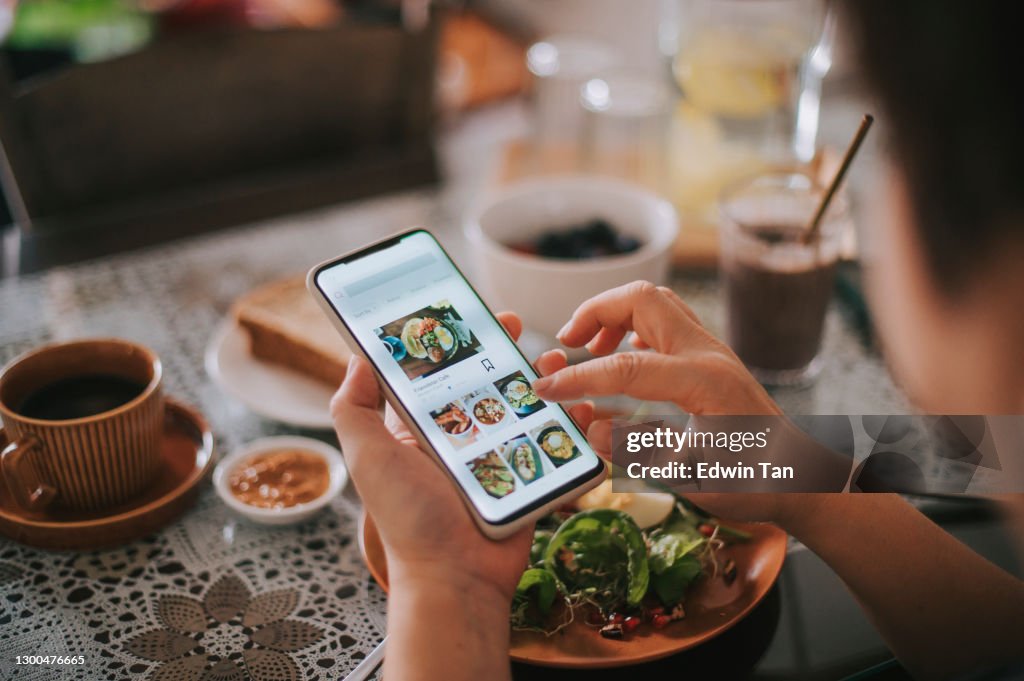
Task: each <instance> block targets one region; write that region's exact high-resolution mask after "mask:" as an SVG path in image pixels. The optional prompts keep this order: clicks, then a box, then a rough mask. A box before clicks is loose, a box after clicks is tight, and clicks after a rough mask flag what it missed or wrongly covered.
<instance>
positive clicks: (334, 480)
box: [213, 435, 348, 525]
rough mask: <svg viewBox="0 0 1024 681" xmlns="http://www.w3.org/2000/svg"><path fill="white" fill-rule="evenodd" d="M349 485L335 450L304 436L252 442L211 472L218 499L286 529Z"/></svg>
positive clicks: (232, 454)
mask: <svg viewBox="0 0 1024 681" xmlns="http://www.w3.org/2000/svg"><path fill="white" fill-rule="evenodd" d="M346 482H348V470H347V469H346V468H345V460H344V459H343V458H342V456H341V452H339V451H338V450H337V449H336V448H334V447H332V446H330V445H328V444H326V443H324V442H321V441H319V440H314V439H312V438H308V437H298V436H291V435H284V436H280V437H264V438H260V439H258V440H253V441H252V442H250V443H249V444H247V445H244V446H242V447H240V448H239V449H236V450H235V451H233V452H231V454H229V455H228V456H226V457H224V459H223V460H221V462H220V463H218V464H217V468H216V469H214V471H213V486H214V489H216V490H217V494H218V496H220V498H221V500H223V501H224V503H225V504H227V505H228V507H229V508H231V509H232V510H233V511H235V512H236V513H238V514H239V515H242V516H244V517H246V518H248V519H249V520H252V521H253V522H257V523H261V524H263V525H290V524H292V523H298V522H302V521H303V520H307V519H308V518H310V517H312V516H313V515H314V514H315V513H316V512H317V511H319V510H320V509H322V508H323V507H324V506H326V505H327V504H329V503H330V502H331V500H332V499H334V498H335V497H337V496H338V495H339V494H340V493H341V490H342V489H344V487H345V483H346Z"/></svg>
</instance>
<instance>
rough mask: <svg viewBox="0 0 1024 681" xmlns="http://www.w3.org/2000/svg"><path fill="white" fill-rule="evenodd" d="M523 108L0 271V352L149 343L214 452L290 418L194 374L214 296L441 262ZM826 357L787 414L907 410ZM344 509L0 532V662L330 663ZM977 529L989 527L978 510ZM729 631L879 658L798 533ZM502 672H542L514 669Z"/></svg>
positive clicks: (351, 568)
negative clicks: (440, 142) (358, 252)
mask: <svg viewBox="0 0 1024 681" xmlns="http://www.w3.org/2000/svg"><path fill="white" fill-rule="evenodd" d="M521 123H522V119H521V115H520V113H519V112H518V111H517V109H516V108H515V107H505V108H498V109H494V110H491V111H488V112H484V113H482V114H478V115H477V116H475V117H473V118H471V119H468V120H467V121H465V122H463V123H462V124H461V125H460V127H459V128H458V129H457V130H455V131H451V132H449V133H448V134H447V135H446V136H445V138H444V148H443V152H444V159H445V164H446V166H447V167H446V170H447V173H448V177H449V178H451V179H450V181H449V182H448V183H446V184H445V186H444V187H443V188H442V189H440V190H438V191H428V192H415V193H408V194H402V195H398V196H388V197H383V198H379V199H374V200H370V201H365V202H361V203H358V204H350V205H347V206H344V207H340V208H334V209H330V210H323V211H319V212H316V213H311V214H305V215H301V216H293V217H290V218H286V219H278V220H274V221H271V222H267V223H262V224H257V225H251V226H247V227H244V228H238V229H233V230H231V231H227V232H220V233H217V234H214V235H209V236H204V237H200V238H193V239H189V240H186V241H180V242H175V243H171V244H167V245H164V246H160V247H156V248H152V249H149V250H145V251H142V252H135V253H130V254H125V255H120V256H116V257H111V258H106V259H103V260H101V261H95V262H88V263H83V264H80V265H76V266H72V267H62V268H59V269H54V270H50V271H47V272H44V273H40V274H36V275H31V276H25V277H22V278H19V279H12V280H6V281H3V282H0V361H3V362H6V361H7V360H9V359H10V358H12V357H14V356H15V355H17V354H18V353H21V352H23V351H25V350H28V349H30V348H33V347H35V346H38V345H40V344H42V343H46V342H49V341H53V340H60V339H68V338H74V337H79V336H90V335H104V336H121V337H125V338H129V339H132V340H135V341H139V342H142V343H145V344H147V345H149V346H150V347H152V348H153V349H155V350H156V351H157V352H158V353H159V355H160V356H161V358H162V359H163V362H164V368H165V377H166V390H167V393H168V394H169V395H171V396H173V397H175V398H177V399H180V400H184V401H186V402H189V403H191V404H193V405H196V406H198V407H199V408H200V409H201V410H202V411H203V412H204V414H205V415H206V417H207V418H208V420H209V422H210V423H211V424H212V427H213V430H214V434H215V438H216V449H217V452H218V453H219V454H223V453H226V452H228V451H230V450H232V449H233V448H235V447H237V446H239V445H241V444H243V443H245V442H247V441H249V440H251V439H253V438H256V437H259V436H263V435H272V434H284V433H296V432H301V431H298V430H296V429H294V428H290V427H287V426H284V425H281V424H278V423H273V422H269V421H266V420H263V419H261V418H260V417H258V416H256V415H254V414H252V413H251V412H249V411H247V410H246V409H245V408H244V407H243V406H242V405H240V404H239V403H237V402H235V401H233V400H232V399H230V398H229V397H227V396H226V395H224V394H223V393H222V392H220V390H218V388H217V387H216V386H215V385H214V384H213V383H212V382H211V380H210V378H209V376H207V375H206V373H205V371H204V369H203V353H204V349H205V347H206V345H207V343H208V342H209V340H210V338H211V336H212V334H213V333H214V330H215V328H216V327H217V325H218V323H219V322H220V321H221V320H222V319H223V317H224V315H225V313H226V311H227V309H228V306H229V305H230V303H231V302H232V301H233V300H234V299H235V298H236V297H238V296H239V295H241V294H242V293H244V292H246V291H248V290H249V289H251V288H252V287H253V286H255V285H257V284H259V283H262V282H264V281H268V280H271V279H274V278H277V277H279V276H282V275H287V274H291V273H295V272H303V271H305V270H306V269H307V268H308V267H309V266H310V265H312V264H313V263H315V262H317V261H319V260H321V259H322V258H323V257H324V256H326V255H328V254H331V253H336V252H341V251H343V250H347V249H349V248H352V247H355V246H357V245H359V244H361V243H365V242H367V241H369V240H371V239H373V238H375V237H377V236H379V235H383V234H386V233H389V232H393V231H395V230H397V229H399V228H402V227H406V226H409V225H414V224H415V225H426V226H429V227H431V228H433V229H434V230H435V231H436V232H437V233H438V234H439V236H440V238H441V239H442V241H444V242H445V244H446V245H447V246H448V247H449V248H450V250H452V251H453V253H454V255H455V257H456V258H457V259H460V258H465V257H466V256H468V255H469V254H468V253H466V247H465V245H464V243H463V242H462V240H461V238H460V232H459V229H458V227H457V225H458V224H459V216H460V215H461V213H462V211H463V210H464V208H465V206H466V204H467V202H468V200H469V199H470V198H472V197H473V196H475V195H477V193H478V192H479V191H481V185H480V182H482V181H484V180H482V179H481V178H485V177H486V175H487V169H488V165H487V164H489V163H493V159H494V158H495V154H494V150H495V146H496V144H497V143H498V142H500V141H501V139H502V135H512V134H517V132H518V128H517V126H520V127H521ZM139 228H140V229H143V228H144V226H140V227H139ZM674 286H675V288H676V290H678V291H679V292H680V294H681V295H682V296H683V297H684V298H685V299H686V300H687V301H688V302H689V303H690V304H691V305H692V306H693V308H694V309H695V310H696V311H697V313H698V314H699V315H701V316H702V317H703V318H704V319H705V320H706V322H707V323H708V325H709V326H710V327H711V328H712V329H720V328H721V319H720V314H719V312H720V306H719V290H718V286H717V283H716V282H715V280H714V279H713V278H707V277H679V278H677V279H676V280H675V282H674ZM825 358H826V359H825V367H824V369H823V372H822V374H821V377H820V378H819V380H818V381H817V382H816V383H815V385H814V386H813V387H811V388H808V389H803V390H789V391H783V392H780V393H777V394H776V397H777V398H778V399H779V401H780V402H781V403H782V405H783V406H784V408H785V409H786V410H787V411H789V412H791V413H819V414H820V413H825V414H828V413H849V414H857V413H900V412H903V411H905V409H906V404H905V401H904V399H903V398H902V396H901V395H900V393H899V391H898V390H897V389H896V388H895V387H894V386H893V383H892V381H891V380H890V378H889V376H888V374H887V372H886V370H885V368H884V365H883V363H882V361H881V359H880V358H879V357H878V356H877V355H875V354H873V353H871V352H870V351H868V350H867V349H866V348H865V347H864V346H863V344H862V342H861V340H860V338H859V336H858V335H857V334H856V333H854V332H853V331H852V330H851V329H850V328H849V327H848V326H847V324H846V322H845V321H844V320H843V319H842V318H841V317H840V316H839V315H838V314H837V313H835V312H833V313H831V314H830V317H829V319H828V323H827V331H826V337H825ZM318 436H319V437H323V438H325V439H328V440H333V439H334V438H333V435H332V434H329V433H328V434H323V433H320V434H318ZM358 513H359V504H358V500H357V499H356V498H355V496H354V494H353V493H352V491H351V490H349V492H348V493H347V494H346V495H344V496H343V497H342V498H340V499H339V500H338V501H337V502H335V503H334V504H333V505H332V506H331V507H330V509H329V510H327V511H325V512H323V513H322V514H320V515H319V516H317V517H316V518H315V519H314V520H312V521H310V522H308V523H306V524H304V525H301V526H298V527H295V528H283V529H268V528H264V527H258V526H253V525H251V524H248V523H246V522H244V521H241V520H238V519H236V518H235V517H234V516H232V515H231V514H230V513H229V512H228V511H227V509H226V508H225V507H224V506H223V505H222V504H221V503H220V501H219V500H218V499H217V497H216V496H215V495H214V494H213V493H212V491H211V490H209V489H206V490H204V492H203V493H202V494H201V496H200V498H199V500H198V502H197V504H196V506H195V507H194V508H193V509H192V510H191V511H190V512H189V513H187V514H186V515H185V516H184V517H182V518H181V519H180V520H178V521H177V522H175V523H174V524H173V525H171V526H169V527H167V528H166V529H165V530H163V531H162V532H160V533H159V534H157V535H155V536H152V537H149V538H147V539H145V540H142V541H139V542H136V543H134V544H132V545H129V546H125V547H122V548H118V549H114V550H109V551H100V552H95V553H82V554H73V553H52V552H45V551H39V550H35V549H32V548H27V547H23V546H20V545H18V544H15V543H12V542H9V541H6V540H0V678H5V679H7V678H18V679H26V680H27V679H54V678H62V679H63V678H67V679H90V680H91V679H119V678H124V677H125V676H126V675H129V674H131V675H140V676H141V675H142V674H143V673H148V672H151V671H156V670H160V671H161V672H163V673H164V674H165V676H162V677H160V678H168V679H171V678H174V679H187V678H190V677H189V676H188V673H187V670H186V669H185V667H184V666H182V663H181V662H178V661H176V660H177V659H178V658H180V657H181V656H182V655H183V654H184V653H183V652H182V651H187V650H193V649H201V650H202V651H203V652H204V653H205V655H206V659H207V660H208V661H209V662H208V664H209V665H211V666H212V665H214V664H219V665H220V667H219V671H221V672H230V671H231V670H232V669H234V668H235V667H236V666H238V665H240V661H241V660H242V659H243V655H248V656H250V657H251V656H253V655H256V654H261V655H262V656H263V657H262V658H261V659H262V661H263V663H264V667H263V668H269V667H268V665H274V664H277V665H279V666H278V668H279V669H283V670H285V673H286V676H285V678H288V675H289V674H291V673H292V672H294V678H298V679H337V678H341V677H342V676H343V675H344V674H345V673H346V672H348V671H349V670H350V669H352V668H353V667H354V666H355V665H356V664H357V663H358V662H359V660H360V659H362V657H363V656H365V655H366V654H367V653H368V652H369V651H370V650H371V649H372V648H373V646H374V645H375V644H376V643H377V642H378V641H379V640H380V638H381V637H382V636H383V633H384V631H385V598H384V595H383V594H382V592H381V591H380V589H379V588H378V587H377V586H376V585H375V584H374V583H373V582H372V580H371V579H370V577H369V575H368V573H367V571H366V569H365V567H364V566H363V565H362V562H361V560H360V556H359V552H358V548H357V541H356V537H355V533H356V521H357V516H358ZM980 528H981V529H980V530H979V531H980V532H982V534H983V535H985V533H986V532H989V527H988V525H986V524H984V523H983V524H982V525H981V526H980ZM985 536H988V535H985ZM993 541H994V540H993ZM213 599H221V600H222V601H223V599H227V600H228V602H229V603H231V604H232V605H233V607H235V608H237V610H238V611H239V612H245V611H246V609H247V608H248V609H249V610H251V611H260V612H263V611H266V612H268V613H272V615H268V616H267V617H265V618H264V619H265V620H267V621H266V622H265V623H264V624H262V625H259V626H255V625H254V626H243V623H242V622H241V620H240V618H237V617H236V618H235V619H233V620H231V621H229V622H226V623H221V624H217V625H216V626H214V625H213V620H207V619H206V618H205V617H203V616H202V614H201V613H202V610H201V608H202V607H203V604H204V603H205V602H210V601H211V600H213ZM197 612H198V613H199V616H198V621H199V622H200V624H198V625H195V622H196V621H197V618H196V616H195V614H196V613H197ZM190 616H191V617H190ZM269 620H273V621H269ZM203 622H205V624H203ZM190 628H191V629H197V630H198V631H190ZM735 632H736V633H734V634H732V635H731V636H730V638H724V637H723V639H722V640H723V641H724V642H723V643H721V644H718V647H717V648H711V649H709V650H711V651H714V650H721V647H722V646H723V645H724V646H729V647H728V648H727V649H726V650H727V651H731V652H728V654H726V655H725V657H730V658H734V659H733V660H732V662H737V663H738V662H742V664H743V665H745V669H747V670H749V669H753V673H754V675H755V676H756V677H764V678H773V677H786V678H797V677H807V678H813V677H815V676H822V675H824V677H825V678H834V677H835V676H837V675H839V674H841V673H846V671H855V670H858V669H863V668H864V667H866V666H868V665H870V664H873V663H874V662H877V661H880V660H884V659H886V657H887V655H886V653H885V649H884V647H883V646H882V645H881V643H880V641H879V640H878V638H877V635H876V634H874V632H873V631H872V629H871V627H870V626H869V625H868V624H867V622H866V620H864V618H863V616H862V615H861V614H860V612H859V610H858V609H857V608H856V606H855V604H854V603H853V601H852V599H850V597H849V596H848V595H847V594H846V592H845V590H843V588H842V586H841V585H839V584H838V583H837V582H836V579H835V577H834V576H833V575H832V574H831V573H830V572H829V571H828V570H827V568H825V567H824V566H823V565H821V564H820V562H819V561H817V559H816V558H814V556H812V555H811V554H809V553H808V552H806V551H803V550H801V548H800V547H799V546H794V547H793V549H792V550H791V555H790V559H789V560H788V561H787V566H786V568H785V569H784V571H783V575H782V578H781V580H780V583H779V585H778V587H777V588H776V589H775V590H773V592H772V594H771V596H770V597H769V598H768V599H767V600H766V601H765V605H764V607H762V608H760V609H758V611H757V612H756V613H755V614H754V615H752V616H751V617H750V618H749V619H748V621H747V622H745V623H744V624H743V625H742V626H741V627H740V628H737V629H736V630H735ZM140 636H142V637H141V638H140ZM730 641H731V643H730ZM259 651H262V652H259ZM737 651H744V652H743V653H742V654H740V653H739V652H737ZM27 654H42V655H84V656H85V663H84V664H82V665H78V666H68V667H64V668H63V669H62V670H60V671H59V672H58V671H57V670H56V669H55V668H53V667H18V668H15V664H14V662H15V660H14V658H15V656H16V655H27ZM700 655H701V653H698V654H697V657H694V656H693V655H690V657H688V658H687V661H686V662H685V663H681V664H685V665H686V667H688V668H690V669H706V670H708V671H709V673H711V674H714V675H716V676H717V675H719V674H720V673H721V671H722V670H721V669H720V668H719V669H717V672H718V673H715V671H716V670H715V667H713V666H707V663H701V662H700ZM703 655H704V659H707V658H708V657H709V655H711V653H703ZM666 664H669V665H671V664H672V662H669V663H666ZM238 669H241V667H240V666H238ZM823 670H824V671H823ZM239 673H241V672H239ZM516 675H517V676H518V677H520V678H526V677H531V676H543V675H544V674H543V672H540V671H538V670H533V669H530V668H527V667H517V669H516ZM150 678H155V677H150ZM195 678H199V677H198V676H196V677H195ZM221 678H236V677H234V676H231V675H230V674H226V675H223V676H222V677H221ZM237 678H244V674H243V675H242V676H239V677H237Z"/></svg>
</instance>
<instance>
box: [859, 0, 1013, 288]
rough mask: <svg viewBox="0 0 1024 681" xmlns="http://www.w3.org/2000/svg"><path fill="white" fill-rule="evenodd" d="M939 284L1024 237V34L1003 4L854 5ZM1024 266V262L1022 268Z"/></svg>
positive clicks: (939, 0)
mask: <svg viewBox="0 0 1024 681" xmlns="http://www.w3.org/2000/svg"><path fill="white" fill-rule="evenodd" d="M842 4H843V9H844V12H845V16H844V17H843V18H844V19H846V21H845V23H846V25H847V27H848V28H849V30H850V31H851V33H852V38H853V43H854V46H855V49H856V51H857V54H858V56H859V61H860V66H861V69H862V71H863V74H864V76H865V79H866V80H867V83H868V86H869V88H870V89H871V90H872V92H873V94H874V95H875V96H876V97H877V99H878V103H879V106H880V111H879V113H880V114H881V115H882V116H884V123H885V126H886V129H887V130H888V137H889V139H888V140H887V142H888V147H889V149H890V151H891V153H892V156H893V158H894V160H895V162H896V164H897V166H898V167H899V168H900V169H901V170H902V172H903V176H904V177H905V179H906V185H907V189H908V193H909V199H910V202H911V205H912V210H913V212H914V215H913V217H914V219H915V221H916V223H917V228H918V230H919V233H920V236H921V240H922V242H923V244H924V249H925V256H926V259H927V262H928V265H929V267H930V269H931V272H932V274H933V276H934V279H935V281H936V283H937V284H938V285H939V286H941V289H942V290H943V291H944V292H945V293H947V294H950V295H952V294H955V293H956V292H957V291H958V290H961V289H962V287H963V284H964V283H965V282H966V280H967V279H968V278H969V277H970V275H971V273H972V272H973V271H974V269H975V268H976V267H980V266H983V265H984V263H985V262H986V260H987V259H988V258H989V257H990V256H991V255H992V254H993V253H995V252H996V251H997V250H998V249H999V248H1000V246H1001V245H1004V244H1006V243H1007V241H1008V240H1010V241H1015V242H1024V239H1022V237H1024V68H1022V64H1024V59H1022V54H1024V36H1022V35H1021V24H1020V16H1021V13H1020V6H1019V5H1018V4H1017V3H1016V2H1001V1H999V0H895V1H893V0H844V1H843V3H842ZM1022 266H1024V263H1022Z"/></svg>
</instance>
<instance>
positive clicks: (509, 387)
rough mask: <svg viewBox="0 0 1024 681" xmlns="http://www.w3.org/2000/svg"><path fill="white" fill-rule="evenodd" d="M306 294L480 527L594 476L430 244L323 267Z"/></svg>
mask: <svg viewBox="0 0 1024 681" xmlns="http://www.w3.org/2000/svg"><path fill="white" fill-rule="evenodd" d="M315 283H316V286H317V287H318V288H319V289H320V291H321V293H322V294H323V295H324V296H325V297H326V298H327V300H329V301H330V302H331V305H332V306H333V307H334V310H335V311H336V312H337V314H338V316H339V317H340V318H341V321H342V322H343V323H344V324H345V326H346V327H347V328H348V330H349V332H350V333H351V334H352V336H353V337H354V338H355V339H356V341H357V342H358V343H359V345H361V346H362V349H363V351H364V352H365V353H366V355H367V356H368V357H369V358H370V360H371V361H372V362H373V364H374V365H375V366H376V367H377V370H378V371H379V372H380V374H381V376H383V378H384V380H385V381H386V382H387V383H388V385H389V386H390V388H391V390H392V391H393V392H394V394H395V395H396V396H397V397H398V399H399V400H401V402H402V405H403V406H404V407H405V409H406V411H408V412H409V414H410V415H411V416H412V418H413V420H414V421H415V423H416V426H417V427H418V428H419V430H420V432H421V433H422V435H423V436H424V437H425V438H426V439H427V440H428V441H429V442H430V444H431V445H432V446H433V447H434V449H435V450H436V451H437V452H438V453H439V455H440V457H441V459H442V461H443V462H444V464H445V465H446V466H447V467H448V469H449V470H450V471H451V473H452V475H453V476H454V478H455V479H456V481H458V483H459V484H460V485H461V486H462V488H463V489H464V490H465V491H466V493H467V495H468V497H469V499H470V500H471V502H472V503H473V504H474V505H475V506H476V508H477V510H478V511H479V513H480V515H481V516H482V517H483V518H484V519H485V520H487V521H488V522H490V523H502V522H508V521H510V520H513V519H514V518H516V517H519V516H521V515H524V514H525V513H528V512H529V511H531V510H533V509H534V508H537V507H539V506H540V505H541V504H543V503H545V502H547V501H548V500H551V499H553V498H555V497H558V496H561V495H562V494H564V493H565V492H567V491H568V490H569V489H571V488H572V487H575V486H576V485H577V484H579V483H580V482H581V480H580V479H581V478H583V479H589V478H590V477H592V476H593V475H595V474H596V473H597V472H598V471H600V470H601V466H603V464H602V463H601V462H600V460H599V459H598V458H597V455H596V454H594V452H593V451H592V450H591V449H590V447H589V446H588V444H587V442H586V440H585V439H584V437H583V435H582V433H580V431H579V429H578V428H577V427H576V425H575V424H574V423H573V421H572V420H571V419H570V418H569V415H568V414H567V413H566V412H565V410H564V409H562V407H561V406H559V405H557V404H551V403H547V402H545V401H544V400H542V399H540V397H538V396H537V394H536V393H535V392H534V391H533V388H532V387H531V384H532V383H533V381H534V380H535V379H536V378H537V374H536V373H535V372H534V370H533V368H532V367H531V366H530V363H529V362H528V361H527V360H526V358H525V357H524V356H523V354H522V353H521V352H520V351H519V348H518V347H516V345H515V344H514V343H513V342H512V341H511V339H510V338H509V337H508V336H507V335H506V334H505V331H504V329H503V328H502V327H501V325H500V323H499V322H498V321H497V320H496V319H495V318H494V316H493V315H492V314H491V312H490V311H489V310H488V309H487V307H486V306H485V305H484V303H483V301H482V300H481V299H480V297H479V295H478V294H477V293H476V291H474V290H473V288H472V287H471V286H470V285H469V283H468V282H467V281H466V279H465V278H464V277H463V276H462V273H461V272H459V270H458V268H456V267H455V264H454V263H453V262H452V261H451V259H450V258H449V257H448V255H447V254H446V253H445V251H444V250H443V249H442V248H441V246H440V245H439V244H438V243H437V241H436V240H435V239H434V237H433V236H432V235H431V234H430V233H428V232H425V231H414V232H410V233H408V234H405V235H402V236H399V237H396V238H395V239H394V240H389V241H386V242H384V243H383V244H380V245H378V246H376V247H372V248H370V249H368V250H366V251H361V252H359V253H356V254H354V255H352V256H348V257H345V258H341V259H339V260H337V261H334V262H332V263H328V264H327V265H324V266H323V267H321V268H320V269H319V270H318V271H317V273H316V275H315ZM538 302H540V301H538Z"/></svg>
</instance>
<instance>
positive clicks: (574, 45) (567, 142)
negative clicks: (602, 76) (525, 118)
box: [526, 34, 618, 151]
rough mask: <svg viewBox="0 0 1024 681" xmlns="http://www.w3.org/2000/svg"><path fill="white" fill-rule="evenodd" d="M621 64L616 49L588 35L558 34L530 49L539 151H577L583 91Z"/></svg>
mask: <svg viewBox="0 0 1024 681" xmlns="http://www.w3.org/2000/svg"><path fill="white" fill-rule="evenodd" d="M617 61H618V56H617V55H616V53H615V51H614V50H613V49H612V48H610V47H608V46H607V45H604V44H603V43H601V42H599V41H596V40H592V39H590V38H587V37H584V36H578V35H571V34H558V35H553V36H549V37H547V38H545V39H544V40H541V41H540V42H537V43H534V44H533V45H531V46H530V48H529V50H527V53H526V65H527V67H528V68H529V70H530V73H531V74H532V75H533V84H532V90H531V107H532V117H533V134H534V144H535V145H536V146H537V147H538V148H540V149H545V148H549V147H562V148H567V149H570V150H572V151H575V150H576V147H577V146H578V144H579V130H580V124H581V122H582V110H581V109H580V88H581V87H582V86H583V84H584V83H586V82H587V80H589V79H590V78H591V77H592V76H594V75H595V74H597V73H600V72H602V71H605V70H607V69H609V68H612V67H613V66H614V65H615V64H616V63H617Z"/></svg>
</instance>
